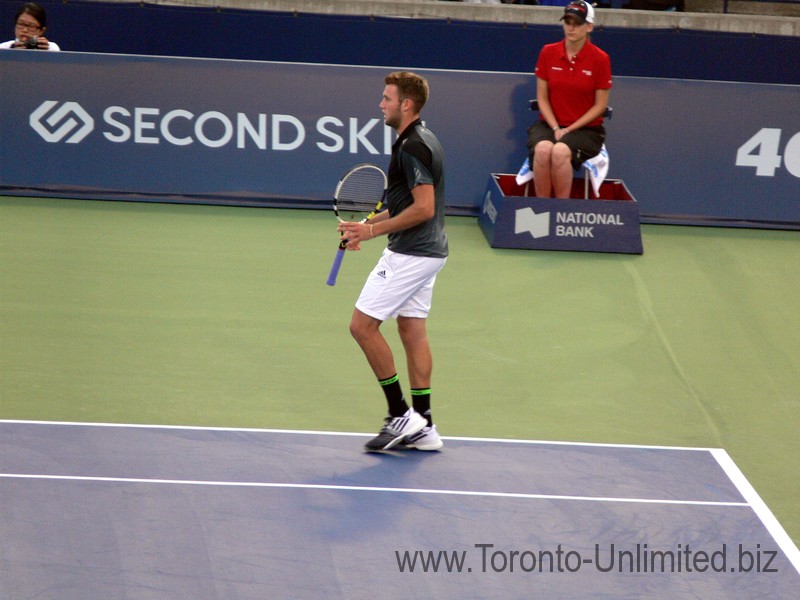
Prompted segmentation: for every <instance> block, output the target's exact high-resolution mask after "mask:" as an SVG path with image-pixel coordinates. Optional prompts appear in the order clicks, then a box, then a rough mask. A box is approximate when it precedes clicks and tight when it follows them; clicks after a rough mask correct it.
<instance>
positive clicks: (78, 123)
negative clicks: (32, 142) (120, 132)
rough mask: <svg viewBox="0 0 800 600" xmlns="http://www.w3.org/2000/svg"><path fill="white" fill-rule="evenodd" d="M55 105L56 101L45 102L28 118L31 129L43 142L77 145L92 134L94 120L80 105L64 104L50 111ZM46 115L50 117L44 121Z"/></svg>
mask: <svg viewBox="0 0 800 600" xmlns="http://www.w3.org/2000/svg"><path fill="white" fill-rule="evenodd" d="M57 104H58V101H57V100H45V101H44V102H42V104H41V105H39V108H37V109H36V110H35V111H33V112H32V113H31V116H30V124H31V127H33V129H34V131H36V133H38V134H39V135H40V136H42V138H44V140H45V141H47V142H51V143H55V142H60V141H62V140H63V141H64V142H66V143H67V144H77V143H78V142H80V141H81V140H82V139H83V138H85V137H86V136H87V135H89V134H90V133H91V132H92V130H93V129H94V119H93V118H92V117H91V115H90V114H89V113H87V112H86V111H85V110H83V107H82V106H81V105H80V104H78V103H77V102H64V104H62V105H61V106H60V107H59V108H58V109H56V110H52V109H53V107H55V106H56V105H57ZM51 111H52V112H51ZM48 113H50V116H48V117H47V118H46V119H45V116H47V114H48ZM43 121H44V122H43ZM70 134H71V135H70ZM67 136H69V137H67ZM64 138H66V139H64Z"/></svg>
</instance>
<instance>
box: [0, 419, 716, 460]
mask: <svg viewBox="0 0 800 600" xmlns="http://www.w3.org/2000/svg"><path fill="white" fill-rule="evenodd" d="M6 423H8V424H11V425H62V426H71V427H118V428H123V429H127V428H129V429H166V430H180V431H233V432H241V433H283V434H290V435H329V436H348V437H366V436H369V437H374V435H375V434H374V433H358V432H346V431H316V430H305V429H262V428H255V427H204V426H200V425H149V424H142V423H84V422H79V421H29V420H15V419H0V425H2V424H6ZM442 439H444V440H457V441H463V442H491V443H498V444H534V445H543V446H545V445H547V446H549V445H552V446H579V447H588V448H630V449H633V450H681V451H689V452H708V451H710V450H713V448H703V447H692V446H648V445H639V444H611V443H602V442H568V441H562V440H520V439H511V438H480V437H460V436H442Z"/></svg>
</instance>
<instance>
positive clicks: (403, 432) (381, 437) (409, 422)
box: [364, 408, 428, 452]
mask: <svg viewBox="0 0 800 600" xmlns="http://www.w3.org/2000/svg"><path fill="white" fill-rule="evenodd" d="M427 424H428V422H427V421H426V420H425V417H423V416H422V415H421V414H419V413H418V412H414V409H413V408H409V409H408V410H407V411H406V413H405V414H404V415H403V416H402V417H386V421H385V424H384V426H383V427H382V428H381V430H380V432H379V433H378V435H377V436H375V437H374V438H372V439H371V440H370V441H368V442H367V443H366V444H364V450H366V451H367V452H380V451H381V450H388V449H389V448H392V447H393V446H395V445H396V444H397V443H398V442H400V441H401V440H402V439H403V438H404V437H406V436H409V435H413V434H415V433H417V432H418V431H419V430H420V429H422V428H423V427H425V426H426V425H427Z"/></svg>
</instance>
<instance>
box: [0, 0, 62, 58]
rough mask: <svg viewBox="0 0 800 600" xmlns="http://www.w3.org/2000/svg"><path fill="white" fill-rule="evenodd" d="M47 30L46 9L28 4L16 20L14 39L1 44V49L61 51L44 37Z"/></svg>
mask: <svg viewBox="0 0 800 600" xmlns="http://www.w3.org/2000/svg"><path fill="white" fill-rule="evenodd" d="M46 30H47V15H46V14H45V11H44V8H42V7H41V6H39V5H38V4H36V3H35V2H26V3H25V4H23V5H22V7H21V8H20V9H19V10H18V11H17V16H16V18H15V19H14V35H15V37H14V39H13V40H10V41H8V42H3V43H2V44H0V49H8V48H14V49H17V50H51V51H58V50H61V48H59V47H58V44H56V43H55V42H51V41H50V40H48V39H47V38H46V37H44V32H45V31H46Z"/></svg>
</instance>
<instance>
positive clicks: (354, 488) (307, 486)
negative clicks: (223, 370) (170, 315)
mask: <svg viewBox="0 0 800 600" xmlns="http://www.w3.org/2000/svg"><path fill="white" fill-rule="evenodd" d="M0 479H39V480H56V481H93V482H100V483H150V484H166V485H195V486H209V487H250V488H290V489H300V490H336V491H346V492H395V493H402V494H434V495H452V496H478V497H490V498H523V499H529V500H577V501H582V502H617V503H622V502H627V503H631V504H677V505H688V506H737V507H744V508H747V507H749V505H748V504H747V503H745V502H713V501H706V500H669V499H659V498H612V497H602V496H564V495H556V494H523V493H513V492H479V491H468V490H437V489H417V488H394V487H380V486H360V485H328V484H316V483H277V482H261V481H199V480H191V479H142V478H136V477H89V476H80V475H37V474H32V473H0Z"/></svg>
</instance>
